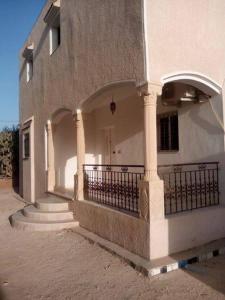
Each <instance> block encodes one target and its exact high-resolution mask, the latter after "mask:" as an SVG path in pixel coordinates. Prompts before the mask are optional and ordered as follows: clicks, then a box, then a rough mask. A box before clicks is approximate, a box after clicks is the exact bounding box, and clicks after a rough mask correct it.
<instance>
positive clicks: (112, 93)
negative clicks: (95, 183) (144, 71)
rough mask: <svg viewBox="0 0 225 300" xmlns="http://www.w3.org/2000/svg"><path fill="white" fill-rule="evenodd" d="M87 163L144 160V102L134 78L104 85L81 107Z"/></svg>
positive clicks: (139, 161) (124, 162)
mask: <svg viewBox="0 0 225 300" xmlns="http://www.w3.org/2000/svg"><path fill="white" fill-rule="evenodd" d="M81 110H82V112H83V113H84V115H85V141H86V163H95V164H108V165H115V164H119V165H122V164H124V165H125V164H127V165H131V164H143V148H142V147H139V145H140V144H142V142H143V104H142V102H141V101H140V98H139V97H138V94H137V89H136V86H135V84H134V82H118V83H114V84H110V85H108V86H104V87H103V88H102V89H100V90H99V91H97V92H96V93H95V94H94V95H92V96H91V97H90V98H89V99H87V100H86V101H85V102H84V103H83V104H82V107H81Z"/></svg>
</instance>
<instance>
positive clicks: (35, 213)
mask: <svg viewBox="0 0 225 300" xmlns="http://www.w3.org/2000/svg"><path fill="white" fill-rule="evenodd" d="M22 213H23V215H24V216H25V217H28V218H31V219H32V220H37V221H61V220H68V221H69V220H71V221H73V220H74V219H73V213H72V211H69V210H62V211H61V210H60V211H53V212H52V211H51V212H50V211H43V210H40V209H38V208H37V207H35V206H33V205H29V206H26V207H25V208H24V209H23V210H22Z"/></svg>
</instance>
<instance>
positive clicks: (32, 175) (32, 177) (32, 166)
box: [22, 116, 35, 203]
mask: <svg viewBox="0 0 225 300" xmlns="http://www.w3.org/2000/svg"><path fill="white" fill-rule="evenodd" d="M28 122H30V124H29V127H27V128H26V129H25V130H24V131H25V132H26V131H29V133H30V158H29V159H30V185H31V189H30V190H31V195H30V200H31V202H32V203H34V202H35V160H34V154H35V151H34V116H32V117H31V118H29V119H27V120H26V121H25V122H24V123H23V124H24V125H25V124H26V123H28ZM22 134H23V135H24V133H23V128H22ZM23 142H24V139H23ZM23 147H24V145H23ZM23 151H24V149H23Z"/></svg>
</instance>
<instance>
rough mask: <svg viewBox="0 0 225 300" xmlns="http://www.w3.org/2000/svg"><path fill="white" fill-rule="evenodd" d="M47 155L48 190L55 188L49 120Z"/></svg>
mask: <svg viewBox="0 0 225 300" xmlns="http://www.w3.org/2000/svg"><path fill="white" fill-rule="evenodd" d="M47 152H48V153H47V157H48V191H50V192H52V191H54V188H55V155H54V144H53V125H52V122H51V121H48V123H47Z"/></svg>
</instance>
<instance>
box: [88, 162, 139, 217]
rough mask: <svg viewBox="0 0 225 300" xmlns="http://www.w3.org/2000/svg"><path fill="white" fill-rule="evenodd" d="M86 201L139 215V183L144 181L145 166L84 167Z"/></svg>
mask: <svg viewBox="0 0 225 300" xmlns="http://www.w3.org/2000/svg"><path fill="white" fill-rule="evenodd" d="M83 168H84V169H83V170H84V195H85V199H88V200H91V201H94V202H97V203H100V204H103V205H108V206H111V207H114V208H118V209H121V210H124V211H125V212H126V211H127V212H131V213H138V198H139V188H138V182H139V181H140V180H141V179H143V176H144V166H138V165H137V166H136V165H84V166H83Z"/></svg>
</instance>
